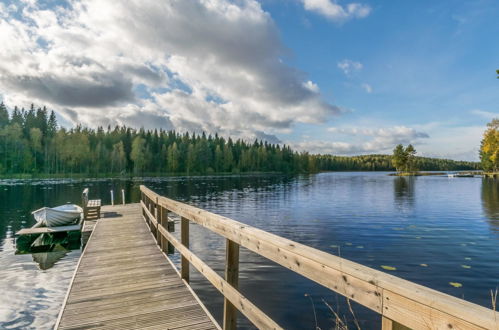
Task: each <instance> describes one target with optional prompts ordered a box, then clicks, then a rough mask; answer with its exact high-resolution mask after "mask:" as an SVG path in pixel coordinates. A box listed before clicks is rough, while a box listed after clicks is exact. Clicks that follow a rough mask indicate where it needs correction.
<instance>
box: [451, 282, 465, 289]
mask: <svg viewBox="0 0 499 330" xmlns="http://www.w3.org/2000/svg"><path fill="white" fill-rule="evenodd" d="M449 284H450V285H452V286H453V287H455V288H460V287H462V286H463V285H462V284H461V283H458V282H449Z"/></svg>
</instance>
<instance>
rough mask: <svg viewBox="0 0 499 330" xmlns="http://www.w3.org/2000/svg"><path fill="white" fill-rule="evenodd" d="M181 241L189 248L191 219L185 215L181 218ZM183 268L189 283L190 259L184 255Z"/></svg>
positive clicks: (184, 277) (181, 271) (183, 273)
mask: <svg viewBox="0 0 499 330" xmlns="http://www.w3.org/2000/svg"><path fill="white" fill-rule="evenodd" d="M180 242H181V243H182V245H184V246H185V247H186V248H189V219H186V218H184V217H182V218H181V220H180ZM180 265H181V269H180V273H181V275H182V278H183V279H184V280H185V281H186V282H187V283H189V260H187V258H186V257H184V256H183V255H182V261H181V263H180Z"/></svg>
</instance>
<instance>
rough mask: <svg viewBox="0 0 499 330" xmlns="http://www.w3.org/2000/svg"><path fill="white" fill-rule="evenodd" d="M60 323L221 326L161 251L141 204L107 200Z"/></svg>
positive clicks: (84, 325) (63, 325) (129, 326)
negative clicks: (146, 221)
mask: <svg viewBox="0 0 499 330" xmlns="http://www.w3.org/2000/svg"><path fill="white" fill-rule="evenodd" d="M102 213H103V218H102V219H100V220H98V221H97V224H96V225H95V228H94V229H93V232H92V234H91V236H90V239H89V241H88V243H87V246H86V248H85V250H84V252H83V254H82V256H81V258H80V261H79V263H78V266H77V269H76V271H75V275H74V278H73V280H72V283H71V285H70V288H69V291H68V295H67V297H66V300H65V302H64V305H63V308H62V310H61V313H60V315H59V319H58V322H57V325H56V329H88V328H127V329H134V328H140V329H154V328H156V329H198V330H203V329H218V328H219V327H218V325H216V323H214V321H213V319H212V318H211V317H210V316H209V314H208V313H207V312H206V309H205V308H204V306H203V305H202V304H201V303H200V301H199V300H198V299H197V297H196V296H195V295H194V294H193V292H192V291H191V290H190V289H189V288H188V287H187V285H186V284H185V282H184V281H183V280H182V279H181V278H180V276H179V274H178V272H177V270H176V269H175V268H174V266H173V265H172V264H171V262H170V261H169V260H168V259H167V258H166V257H165V255H164V254H163V253H162V252H161V250H160V248H159V247H158V246H157V245H156V242H155V241H154V238H153V236H152V234H151V231H150V230H149V227H148V226H147V224H146V223H145V221H144V219H143V217H142V211H141V206H140V204H128V205H123V206H122V205H120V206H104V207H103V208H102Z"/></svg>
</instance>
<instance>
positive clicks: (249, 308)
mask: <svg viewBox="0 0 499 330" xmlns="http://www.w3.org/2000/svg"><path fill="white" fill-rule="evenodd" d="M159 231H160V232H161V234H163V235H164V236H165V237H166V239H167V240H168V241H170V242H171V243H172V244H173V245H174V246H175V248H176V249H177V250H178V251H179V252H180V254H181V255H182V257H185V258H186V260H188V261H189V262H190V263H191V264H192V265H193V266H194V267H195V268H196V269H197V270H198V271H199V272H200V273H201V274H202V275H203V276H204V277H205V278H206V279H207V280H208V281H210V283H211V284H212V285H213V286H214V287H215V288H216V289H217V290H218V291H220V293H222V294H223V296H224V297H226V298H227V299H228V300H229V301H230V302H231V303H232V304H233V305H234V306H237V307H238V309H239V311H240V312H241V313H242V314H243V315H244V316H246V317H247V318H248V320H250V321H251V322H252V323H253V324H254V325H255V326H256V327H257V328H258V329H269V330H272V329H282V327H280V326H279V325H278V324H277V323H276V322H274V321H273V320H272V319H271V318H270V317H268V316H267V315H266V314H265V313H264V312H262V311H261V310H260V309H259V308H258V307H256V306H255V305H254V304H253V303H252V302H251V301H249V300H248V299H246V297H244V296H243V295H242V294H241V293H240V292H239V291H237V289H235V288H234V287H233V286H231V285H230V284H229V283H228V282H227V281H226V280H224V279H223V278H222V277H221V276H220V275H218V274H217V272H215V271H214V270H213V269H211V268H210V266H208V265H207V264H206V263H204V262H203V261H202V260H201V259H199V258H198V257H197V256H196V255H195V254H194V253H192V251H190V250H189V249H188V248H187V247H185V246H184V245H183V244H182V243H181V242H179V241H178V240H177V239H176V238H175V236H173V235H172V234H170V233H169V232H168V231H167V230H166V229H165V228H163V227H159Z"/></svg>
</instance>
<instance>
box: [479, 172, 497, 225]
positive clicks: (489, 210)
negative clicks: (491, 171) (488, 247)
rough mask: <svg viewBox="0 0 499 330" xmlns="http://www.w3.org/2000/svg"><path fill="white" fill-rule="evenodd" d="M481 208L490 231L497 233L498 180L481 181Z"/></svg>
mask: <svg viewBox="0 0 499 330" xmlns="http://www.w3.org/2000/svg"><path fill="white" fill-rule="evenodd" d="M482 207H483V211H484V213H485V214H486V215H487V217H488V221H489V223H490V225H491V227H492V230H494V231H495V232H498V233H499V180H496V179H491V178H483V179H482Z"/></svg>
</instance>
